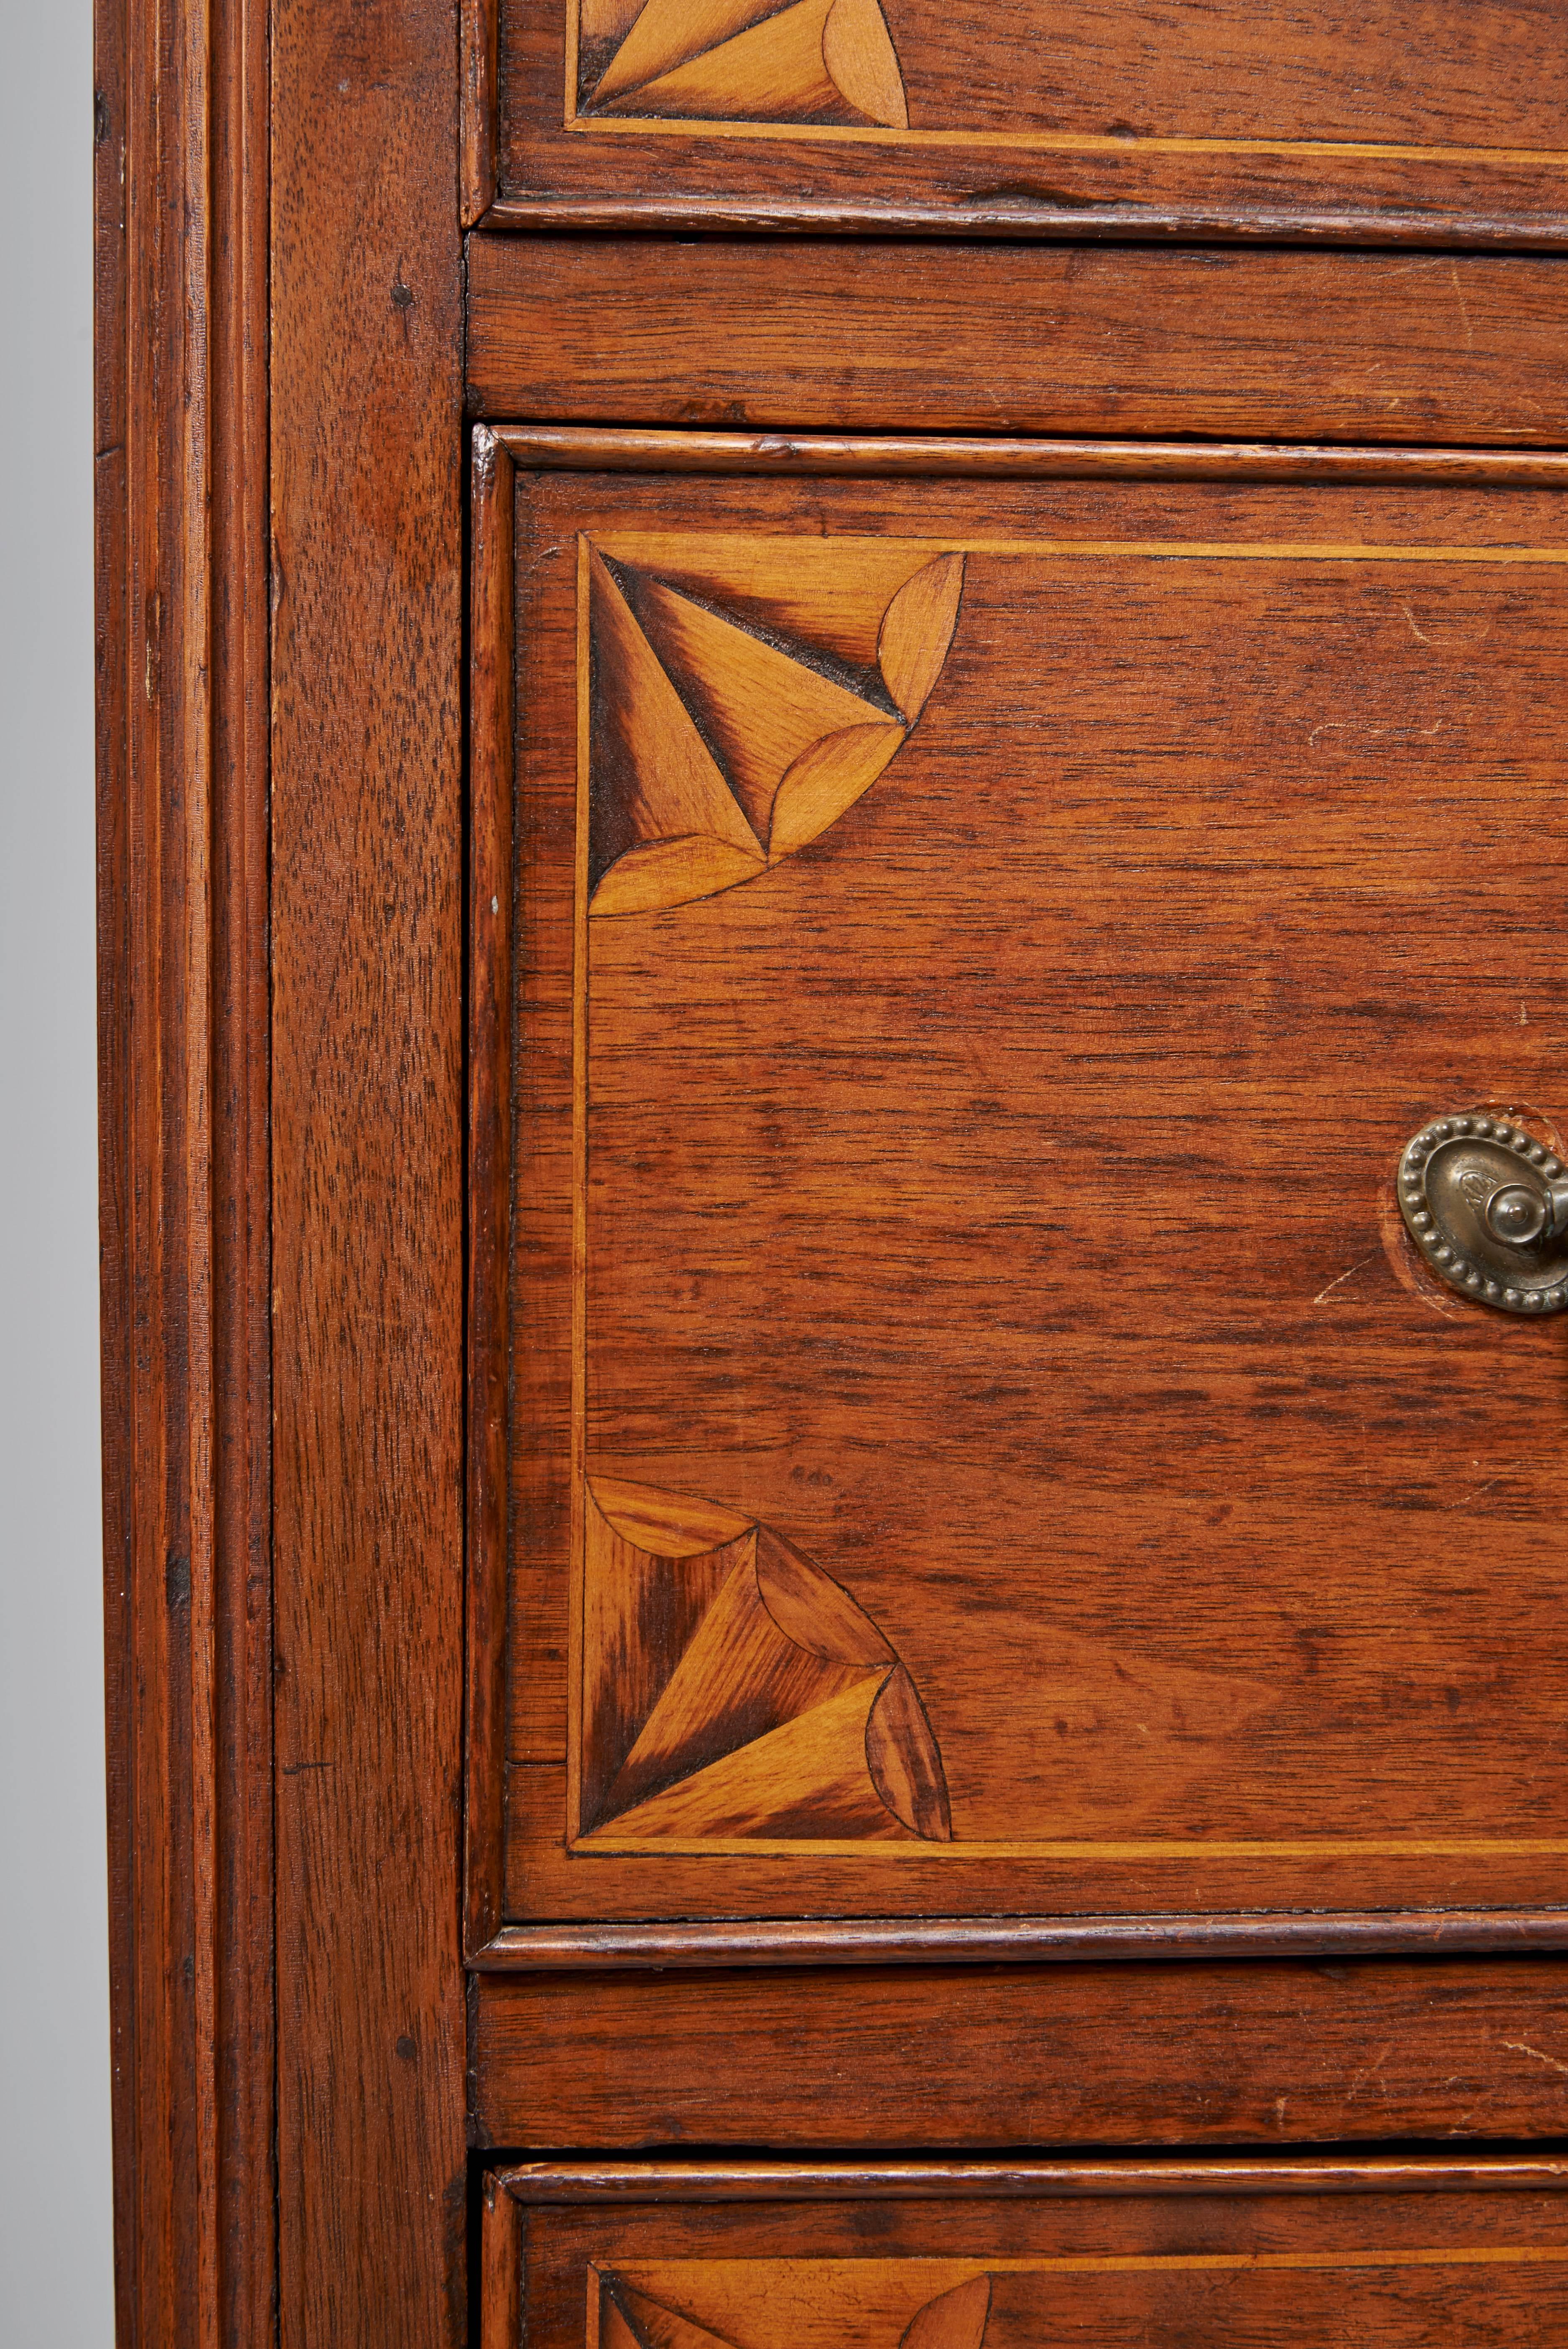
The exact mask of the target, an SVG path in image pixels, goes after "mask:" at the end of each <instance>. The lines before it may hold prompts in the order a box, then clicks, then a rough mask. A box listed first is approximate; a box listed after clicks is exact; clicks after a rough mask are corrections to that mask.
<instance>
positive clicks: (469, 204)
mask: <svg viewBox="0 0 1568 2349" xmlns="http://www.w3.org/2000/svg"><path fill="white" fill-rule="evenodd" d="M460 6H461V15H460V18H459V39H460V41H461V45H462V46H461V57H460V65H461V73H462V107H461V123H462V190H461V206H460V214H461V220H462V224H463V226H464V228H472V227H473V226H474V223H475V222H477V221H480V220H482V219H483V218H484V215H485V213H486V212H488V211H489V210H490V205H491V204H492V203H493V202H495V191H496V130H497V116H498V109H499V107H500V26H499V23H498V17H497V0H460Z"/></svg>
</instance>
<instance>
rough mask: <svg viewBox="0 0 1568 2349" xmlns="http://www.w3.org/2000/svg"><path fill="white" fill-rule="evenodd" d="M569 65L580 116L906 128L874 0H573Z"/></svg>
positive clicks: (895, 67) (893, 58) (893, 57)
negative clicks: (639, 1)
mask: <svg viewBox="0 0 1568 2349" xmlns="http://www.w3.org/2000/svg"><path fill="white" fill-rule="evenodd" d="M577 63H578V83H577V87H578V95H579V105H580V108H581V111H582V113H583V115H584V116H588V117H601V116H608V117H615V116H627V115H632V116H639V117H653V118H656V119H665V120H669V121H676V122H692V121H702V120H708V121H737V122H739V121H753V122H800V123H839V124H844V125H852V124H857V123H858V124H861V125H866V124H881V125H882V127H883V128H885V129H895V130H902V129H905V128H907V126H908V122H909V109H908V107H907V105H906V103H905V100H904V94H903V76H902V75H901V73H900V71H899V63H898V57H897V54H896V52H895V50H894V48H893V44H892V36H891V35H890V33H889V31H888V27H887V19H886V18H885V16H883V15H882V10H881V8H880V7H879V6H878V5H877V0H793V5H790V6H788V7H784V8H780V7H779V5H777V0H645V5H643V6H642V7H641V8H639V7H638V6H637V5H636V0H582V6H581V11H580V16H579V20H578V50H577Z"/></svg>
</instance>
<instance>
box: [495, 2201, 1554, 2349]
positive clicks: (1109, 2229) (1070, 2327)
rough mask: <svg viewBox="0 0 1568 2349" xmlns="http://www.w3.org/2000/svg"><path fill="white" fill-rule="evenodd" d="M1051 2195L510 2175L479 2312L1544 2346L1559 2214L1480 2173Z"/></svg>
mask: <svg viewBox="0 0 1568 2349" xmlns="http://www.w3.org/2000/svg"><path fill="white" fill-rule="evenodd" d="M1069 2175H1070V2171H1069V2169H1068V2165H1065V2164H1064V2165H1061V2167H1060V2169H1059V2171H1058V2177H1057V2178H1053V2179H1051V2180H1050V2181H1049V2182H1045V2181H1042V2186H1041V2190H1040V2191H1038V2192H1037V2193H1030V2192H1029V2191H1028V2190H1027V2189H1024V2190H1022V2191H1020V2190H1019V2189H1020V2188H1021V2187H1022V2185H1023V2181H1022V2179H1021V2178H1018V2177H1015V2178H1014V2179H1012V2180H1011V2181H1010V2182H1009V2185H1008V2187H1006V2188H1005V2189H1002V2190H1000V2191H998V2192H997V2193H996V2194H995V2195H994V2196H991V2197H986V2196H985V2195H984V2193H983V2192H977V2193H976V2194H975V2196H974V2198H973V2199H971V2198H970V2197H967V2196H966V2197H964V2198H961V2199H951V2198H950V2197H949V2196H948V2195H947V2194H946V2193H945V2192H944V2188H943V2185H942V2183H941V2182H940V2181H939V2179H938V2178H936V2177H935V2176H934V2175H933V2176H931V2177H930V2178H929V2179H928V2183H927V2188H926V2192H925V2195H924V2197H923V2198H922V2199H913V2198H911V2199H899V2200H897V2201H893V2202H888V2201H882V2202H873V2203H872V2204H871V2205H869V2206H868V2204H867V2203H866V2202H864V2201H862V2200H861V2198H860V2197H859V2196H858V2194H857V2193H856V2190H855V2186H854V2181H853V2179H852V2178H844V2179H843V2181H842V2183H841V2186H840V2188H839V2191H838V2194H837V2195H836V2196H835V2197H833V2198H831V2199H829V2198H827V2197H824V2196H821V2194H820V2180H819V2179H818V2178H816V2177H815V2176H814V2175H813V2174H812V2172H810V2171H809V2170H808V2171H806V2172H805V2173H804V2174H803V2177H802V2180H801V2182H802V2185H803V2186H804V2188H805V2192H804V2194H803V2195H802V2196H800V2197H799V2199H798V2197H797V2194H796V2192H795V2190H794V2189H793V2187H792V2182H791V2178H790V2174H789V2171H788V2170H786V2169H785V2168H782V2166H780V2167H779V2168H776V2169H775V2171H774V2174H773V2177H772V2180H771V2186H772V2199H766V2198H763V2197H760V2196H755V2195H751V2196H748V2197H747V2198H745V2199H738V2200H730V2199H727V2178H726V2171H725V2167H724V2165H722V2164H715V2165H714V2166H713V2171H712V2175H711V2179H710V2182H709V2184H708V2186H707V2189H706V2191H704V2190H703V2189H700V2188H699V2187H698V2185H697V2183H696V2174H695V2172H688V2173H687V2174H686V2177H685V2178H683V2179H682V2180H681V2188H680V2190H679V2192H678V2193H677V2194H676V2195H673V2196H672V2195H671V2194H669V2193H668V2191H667V2190H666V2187H667V2173H665V2172H664V2171H663V2170H662V2168H659V2167H655V2168H652V2169H651V2171H650V2174H649V2177H648V2180H647V2184H646V2186H645V2189H644V2193H643V2197H642V2199H640V2200H639V2201H636V2202H628V2201H617V2202H615V2203H612V2204H610V2205H609V2206H598V2207H594V2206H593V2205H591V2204H588V2203H586V2202H583V2203H580V2204H577V2205H576V2206H575V2207H562V2205H560V2204H559V2203H554V2204H552V2202H551V2201H549V2200H545V2201H540V2200H539V2199H536V2198H535V2195H534V2191H533V2180H532V2178H531V2174H530V2173H529V2172H527V2171H522V2172H515V2171H514V2172H502V2173H501V2175H500V2177H499V2178H492V2180H491V2181H490V2195H491V2197H492V2199H493V2202H494V2204H495V2205H496V2206H498V2207H499V2205H500V2203H501V2202H502V2201H503V2200H504V2199H515V2200H516V2202H517V2204H518V2206H519V2208H520V2209H521V2210H523V2211H524V2212H525V2213H526V2230H527V2231H526V2234H525V2235H521V2236H520V2237H519V2238H518V2239H517V2240H516V2244H515V2250H516V2259H517V2273H516V2276H515V2278H514V2277H511V2276H506V2275H502V2276H498V2278H497V2280H496V2286H495V2290H496V2296H497V2302H498V2305H504V2306H506V2307H507V2308H509V2309H510V2307H511V2304H512V2302H513V2301H514V2300H515V2301H518V2302H521V2322H522V2324H523V2325H524V2327H525V2328H526V2337H527V2339H528V2340H529V2341H530V2342H531V2343H537V2344H541V2349H568V2344H571V2349H576V2344H579V2343H582V2342H583V2341H584V2339H586V2340H588V2341H593V2342H596V2343H597V2344H600V2349H605V2344H618V2349H735V2344H741V2343H744V2344H748V2349H752V2344H755V2345H756V2349H839V2344H842V2343H843V2342H845V2341H853V2342H854V2343H856V2344H864V2349H881V2344H886V2349H987V2344H989V2349H998V2344H1018V2349H1022V2344H1025V2343H1031V2344H1033V2343H1039V2342H1043V2341H1050V2340H1055V2339H1061V2338H1064V2337H1070V2338H1072V2339H1074V2340H1082V2341H1085V2342H1088V2343H1093V2344H1099V2349H1140V2344H1145V2343H1147V2342H1149V2341H1150V2339H1159V2340H1161V2341H1164V2340H1171V2341H1177V2340H1192V2341H1200V2340H1201V2341H1202V2342H1204V2343H1205V2344H1209V2343H1213V2344H1236V2349H1241V2344H1255V2343H1258V2342H1261V2341H1264V2340H1266V2341H1268V2342H1270V2343H1279V2344H1295V2349H1338V2344H1341V2343H1343V2342H1345V2341H1347V2340H1350V2339H1355V2340H1357V2341H1358V2342H1367V2343H1371V2344H1379V2349H1395V2344H1400V2349H1415V2344H1418V2343H1425V2342H1429V2341H1432V2340H1435V2339H1439V2338H1440V2339H1441V2340H1443V2341H1444V2342H1445V2343H1452V2344H1463V2349H1493V2344H1499V2343H1501V2342H1504V2341H1508V2340H1511V2339H1517V2338H1520V2337H1532V2336H1533V2335H1534V2334H1535V2333H1537V2332H1539V2330H1540V2329H1541V2328H1542V2327H1544V2328H1545V2337H1549V2336H1550V2333H1551V2331H1552V2329H1553V2323H1554V2319H1555V2312H1556V2311H1557V2309H1558V2307H1559V2306H1560V2303H1561V2294H1562V2283H1563V2276H1562V2270H1563V2263H1564V2261H1568V2202H1565V2200H1564V2197H1563V2192H1562V2190H1561V2187H1560V2185H1550V2186H1549V2185H1546V2184H1545V2182H1544V2180H1542V2181H1539V2182H1538V2183H1537V2185H1536V2187H1535V2189H1533V2190H1524V2191H1521V2190H1520V2189H1518V2188H1517V2187H1516V2186H1514V2185H1512V2184H1511V2183H1508V2184H1505V2183H1504V2182H1503V2180H1502V2179H1501V2178H1500V2179H1498V2181H1497V2182H1496V2184H1495V2185H1494V2184H1493V2183H1492V2181H1491V2178H1490V2177H1489V2174H1488V2171H1487V2168H1486V2166H1485V2165H1478V2166H1477V2168H1476V2171H1475V2172H1474V2174H1473V2176H1472V2178H1470V2179H1469V2180H1467V2181H1464V2182H1460V2180H1458V2179H1455V2178H1451V2177H1450V2178H1447V2179H1445V2178H1443V2176H1442V2172H1441V2169H1440V2168H1437V2169H1435V2170H1434V2173H1433V2174H1432V2175H1431V2176H1430V2177H1429V2178H1427V2179H1426V2180H1424V2181H1423V2182H1422V2184H1420V2185H1417V2184H1416V2183H1415V2182H1414V2178H1413V2177H1412V2178H1409V2179H1408V2181H1400V2182H1398V2183H1396V2182H1394V2181H1393V2180H1391V2179H1390V2180H1388V2181H1387V2182H1385V2183H1382V2184H1378V2183H1377V2182H1375V2181H1374V2179H1373V2178H1370V2177H1367V2178H1364V2179H1363V2180H1362V2181H1361V2187H1360V2190H1358V2191H1357V2192H1355V2193H1352V2194H1348V2195H1347V2194H1346V2193H1344V2192H1343V2191H1340V2190H1337V2189H1336V2187H1334V2186H1332V2185H1330V2184H1329V2183H1328V2177H1327V2175H1326V2174H1319V2175H1321V2176H1322V2183H1321V2185H1319V2184H1318V2183H1317V2178H1316V2177H1315V2170H1314V2167H1313V2166H1309V2165H1305V2164H1304V2165H1302V2166H1301V2168H1299V2169H1298V2170H1296V2171H1295V2173H1293V2174H1290V2175H1289V2182H1288V2185H1285V2186H1284V2190H1281V2191H1277V2192H1275V2191H1270V2190H1269V2189H1268V2187H1267V2185H1266V2184H1265V2183H1264V2179H1263V2178H1262V2177H1261V2176H1258V2175H1256V2174H1254V2178H1253V2190H1250V2191H1243V2193H1241V2194H1239V2195H1233V2194H1232V2193H1230V2192H1229V2191H1227V2187H1226V2182H1225V2177H1224V2167H1223V2165H1222V2164H1219V2163H1216V2164H1213V2165H1212V2168H1210V2169H1209V2171H1208V2173H1207V2175H1203V2174H1202V2173H1198V2172H1193V2173H1190V2174H1189V2175H1188V2176H1187V2177H1186V2178H1184V2179H1182V2180H1181V2181H1180V2182H1179V2183H1178V2182H1177V2181H1176V2180H1173V2179H1172V2178H1170V2177H1161V2175H1160V2173H1159V2172H1158V2170H1154V2169H1152V2168H1151V2167H1150V2165H1147V2164H1143V2165H1140V2164H1131V2163H1130V2164H1128V2165H1127V2166H1126V2169H1125V2171H1124V2173H1123V2175H1122V2176H1121V2178H1119V2179H1118V2180H1117V2181H1116V2182H1115V2183H1114V2184H1113V2183H1111V2182H1110V2176H1111V2166H1110V2165H1109V2164H1100V2165H1097V2168H1096V2173H1095V2177H1094V2182H1093V2183H1092V2184H1090V2183H1089V2182H1088V2179H1086V2180H1085V2181H1084V2183H1085V2185H1086V2187H1087V2191H1083V2192H1078V2191H1076V2190H1074V2189H1073V2188H1072V2187H1070V2186H1066V2185H1065V2181H1066V2179H1067V2178H1068V2176H1069ZM1058 2180H1059V2181H1061V2182H1058ZM1315 2188H1316V2190H1315ZM1064 2189H1065V2190H1064ZM585 2302H586V2309H585V2306H584V2303H585ZM585 2316H586V2333H585V2332H584V2320H585Z"/></svg>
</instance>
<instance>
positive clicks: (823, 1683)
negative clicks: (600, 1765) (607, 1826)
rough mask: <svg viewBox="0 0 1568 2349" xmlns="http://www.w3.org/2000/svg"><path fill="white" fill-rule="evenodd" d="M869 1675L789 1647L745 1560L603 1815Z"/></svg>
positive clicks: (699, 1631)
mask: <svg viewBox="0 0 1568 2349" xmlns="http://www.w3.org/2000/svg"><path fill="white" fill-rule="evenodd" d="M865 1672H866V1667H865V1665H864V1664H862V1663H859V1662H848V1663H841V1662H839V1661H836V1660H834V1659H833V1658H830V1657H824V1656H820V1655H814V1654H812V1653H811V1652H810V1651H809V1650H807V1649H804V1648H800V1647H798V1646H797V1645H796V1643H795V1642H794V1641H793V1640H790V1639H789V1638H788V1637H787V1636H786V1635H785V1633H784V1632H782V1631H781V1630H779V1625H778V1623H777V1622H776V1621H775V1620H774V1618H773V1616H772V1615H771V1614H770V1613H769V1609H768V1608H767V1607H766V1606H765V1605H764V1604H763V1601H762V1597H761V1593H760V1591H759V1590H758V1582H757V1569H756V1563H755V1557H752V1558H750V1559H748V1561H747V1563H746V1564H745V1565H744V1566H741V1567H738V1568H737V1569H736V1571H735V1572H734V1573H733V1574H732V1575H731V1576H730V1577H729V1578H728V1580H727V1582H726V1583H725V1584H724V1586H723V1588H721V1589H720V1590H719V1592H718V1593H717V1597H716V1598H715V1599H714V1600H713V1602H712V1604H711V1605H710V1606H709V1607H708V1609H707V1613H706V1614H705V1615H704V1616H703V1619H702V1621H701V1623H700V1624H699V1625H698V1626H697V1628H696V1630H695V1632H694V1633H693V1635H692V1637H691V1639H690V1640H689V1642H688V1644H687V1646H686V1650H685V1652H684V1653H683V1654H682V1656H681V1659H680V1661H679V1663H678V1664H677V1665H676V1669H675V1671H674V1672H673V1673H672V1674H671V1677H670V1679H669V1682H667V1684H666V1686H665V1689H664V1691H663V1692H662V1694H661V1695H660V1697H659V1699H658V1702H656V1703H655V1705H654V1707H653V1709H652V1711H651V1712H650V1713H649V1714H648V1716H647V1718H646V1720H645V1722H644V1723H643V1726H642V1729H641V1730H640V1732H639V1733H638V1735H637V1738H636V1741H635V1743H634V1744H633V1746H632V1749H631V1751H630V1753H629V1754H627V1756H626V1759H625V1761H624V1764H622V1766H621V1769H620V1771H619V1773H618V1774H617V1775H616V1777H615V1780H614V1784H613V1785H612V1786H611V1788H610V1791H609V1795H608V1796H607V1798H606V1804H605V1810H606V1815H615V1814H619V1813H621V1812H623V1811H626V1810H629V1809H631V1808H632V1807H633V1806H634V1805H636V1804H638V1803H640V1802H642V1801H643V1800H644V1799H645V1797H647V1796H648V1795H650V1794H651V1793H652V1792H653V1790H654V1789H655V1788H657V1787H660V1786H665V1785H668V1784H669V1783H670V1782H671V1780H674V1779H680V1778H686V1777H689V1776H691V1775H694V1774H695V1773H696V1772H697V1771H699V1770H702V1769H706V1768H707V1767H708V1766H709V1765H710V1764H713V1763H714V1762H717V1760H719V1759H720V1758H721V1756H723V1755H724V1754H729V1753H733V1752H735V1751H736V1750H737V1749H738V1748H739V1747H741V1746H743V1745H748V1744H753V1743H755V1741H756V1740H757V1739H758V1737H762V1736H766V1735H767V1734H768V1733H769V1732H770V1731H772V1730H775V1729H777V1728H778V1727H779V1725H780V1724H781V1723H784V1722H787V1721H791V1720H794V1719H796V1718H797V1717H798V1716H799V1714H801V1713H806V1712H809V1711H810V1709H811V1708H812V1707H814V1706H816V1705H819V1704H820V1703H821V1702H823V1701H824V1699H826V1698H829V1697H833V1696H837V1695H839V1694H840V1693H841V1692H842V1691H844V1690H845V1689H851V1688H854V1687H856V1686H857V1685H858V1684H859V1682H861V1680H862V1679H863V1678H864V1677H865ZM880 1677H885V1673H884V1674H882V1675H880Z"/></svg>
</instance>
